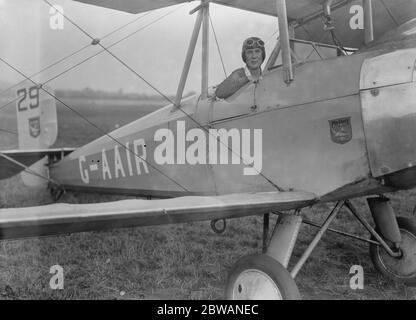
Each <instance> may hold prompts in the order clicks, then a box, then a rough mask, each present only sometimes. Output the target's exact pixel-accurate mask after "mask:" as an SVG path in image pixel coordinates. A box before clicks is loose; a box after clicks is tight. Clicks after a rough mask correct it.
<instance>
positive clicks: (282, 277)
mask: <svg viewBox="0 0 416 320" xmlns="http://www.w3.org/2000/svg"><path fill="white" fill-rule="evenodd" d="M250 279H256V280H257V281H256V284H257V285H259V284H260V283H262V284H264V285H263V286H262V285H260V287H259V288H255V287H250V284H252V283H250ZM245 289H246V290H245ZM260 289H263V290H260ZM267 289H269V290H268V291H269V292H270V293H273V294H270V295H269V294H267V293H266V290H267ZM262 294H263V295H262ZM225 298H226V299H227V300H243V299H244V300H257V299H261V300H279V298H280V299H283V300H300V299H301V297H300V294H299V290H298V287H297V285H296V283H295V281H294V280H293V278H292V277H291V276H290V274H289V272H288V271H287V270H286V269H285V267H283V266H282V265H281V264H280V263H279V262H278V261H276V260H275V259H273V258H271V257H270V256H268V255H265V254H253V255H249V256H245V257H243V258H241V259H240V260H238V261H237V262H236V263H235V264H234V266H233V268H232V269H231V271H230V273H229V276H228V280H227V286H226V289H225Z"/></svg>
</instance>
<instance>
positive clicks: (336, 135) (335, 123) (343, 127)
mask: <svg viewBox="0 0 416 320" xmlns="http://www.w3.org/2000/svg"><path fill="white" fill-rule="evenodd" d="M329 127H330V129H331V139H332V141H333V142H335V143H338V144H345V143H347V142H349V141H351V139H352V128H351V117H348V118H341V119H334V120H329Z"/></svg>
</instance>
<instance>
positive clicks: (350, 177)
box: [51, 53, 371, 196]
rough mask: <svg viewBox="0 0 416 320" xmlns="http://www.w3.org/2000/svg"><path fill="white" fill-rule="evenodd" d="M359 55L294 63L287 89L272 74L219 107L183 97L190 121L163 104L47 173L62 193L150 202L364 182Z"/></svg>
mask: <svg viewBox="0 0 416 320" xmlns="http://www.w3.org/2000/svg"><path fill="white" fill-rule="evenodd" d="M369 55H371V54H368V53H367V54H363V55H354V56H349V57H342V58H336V59H331V60H326V61H315V62H310V63H305V64H303V65H299V66H297V67H296V70H295V72H296V80H295V82H294V83H293V84H292V85H291V86H289V87H287V86H286V85H285V84H284V83H283V82H282V80H281V79H282V74H281V72H282V71H281V69H280V68H278V69H275V70H272V71H270V72H269V73H266V74H265V75H264V78H263V80H262V81H260V83H259V84H248V85H246V86H245V87H244V88H242V89H241V90H240V91H239V92H238V93H236V94H235V95H234V96H233V97H231V98H230V99H228V100H227V101H216V102H210V101H199V100H198V99H197V97H192V98H189V99H188V100H186V101H184V102H183V103H182V110H183V111H184V112H186V114H188V115H189V116H191V117H192V118H193V119H191V118H190V117H188V116H186V115H185V114H184V112H182V111H180V110H176V111H174V112H171V110H172V106H167V107H165V108H163V109H161V110H158V111H156V112H154V113H153V114H150V115H148V116H146V117H144V118H142V119H139V120H137V121H134V122H133V123H131V124H129V125H127V126H125V127H123V128H120V129H118V130H116V131H114V132H112V133H110V135H111V137H113V138H114V139H116V140H117V141H118V143H116V142H115V141H114V140H112V139H111V138H109V137H102V138H100V139H97V140H96V141H93V142H92V143H90V144H87V145H86V146H84V147H82V148H80V149H78V150H76V151H74V152H73V153H72V154H70V155H69V156H68V157H66V158H65V159H64V160H63V161H61V162H60V163H58V164H57V165H55V166H53V167H52V168H51V175H52V176H53V178H54V179H55V180H57V181H59V182H60V183H61V184H62V185H64V186H66V187H69V188H70V189H71V188H72V189H85V190H96V191H98V190H100V191H105V190H107V191H113V192H123V191H128V192H129V193H133V194H135V193H136V194H155V195H159V196H160V195H166V196H175V195H179V194H188V193H194V194H226V193H235V192H258V191H272V190H276V187H275V186H276V185H277V186H279V187H280V188H282V189H285V190H289V189H295V190H305V191H309V192H312V193H315V194H317V195H324V194H326V193H329V192H331V191H333V190H336V189H337V188H340V187H342V186H344V185H346V184H349V183H353V182H355V181H360V180H363V179H365V178H366V177H368V176H369V174H370V171H369V165H368V159H367V153H366V146H365V139H364V132H363V123H362V115H361V106H360V95H359V93H360V92H359V80H360V71H361V65H362V63H363V61H364V59H365V58H366V57H367V56H369ZM194 120H197V121H198V123H199V124H201V125H202V126H204V129H205V130H206V131H204V130H203V129H202V128H200V127H199V126H198V125H197V124H196V123H195V121H194ZM334 128H335V129H334ZM161 130H162V131H161ZM208 130H214V131H208ZM220 130H223V134H225V137H226V139H223V140H218V139H216V138H215V137H216V134H217V133H219V132H220ZM337 130H338V131H337ZM337 135H338V136H337ZM168 140H169V141H170V142H171V143H170V144H169V143H167V141H168ZM215 140H216V141H217V145H216V148H215V150H216V151H215V153H216V155H214V156H213V150H214V148H213V147H212V145H211V143H214V142H215ZM168 144H169V147H168V148H167V145H168ZM226 145H227V146H228V147H227V146H226ZM127 149H129V150H130V151H128V150H127ZM229 149H232V151H230V150H229ZM143 159H145V160H146V161H143ZM204 159H205V160H204Z"/></svg>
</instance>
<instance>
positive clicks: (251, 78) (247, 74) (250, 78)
mask: <svg viewBox="0 0 416 320" xmlns="http://www.w3.org/2000/svg"><path fill="white" fill-rule="evenodd" d="M244 72H245V74H246V77H247V78H248V80H250V81H251V82H255V81H259V80H261V79H263V72H262V70H261V68H260V77H258V78H255V77H253V75H252V74H251V72H250V70H248V68H247V66H245V67H244Z"/></svg>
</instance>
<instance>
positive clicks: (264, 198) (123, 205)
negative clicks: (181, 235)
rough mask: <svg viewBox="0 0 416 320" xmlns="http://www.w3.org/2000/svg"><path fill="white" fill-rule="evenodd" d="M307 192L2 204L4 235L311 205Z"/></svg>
mask: <svg viewBox="0 0 416 320" xmlns="http://www.w3.org/2000/svg"><path fill="white" fill-rule="evenodd" d="M315 199H316V197H315V195H314V194H311V193H307V192H265V193H252V194H230V195H223V196H215V197H205V196H204V197H199V196H189V197H181V198H173V199H165V200H122V201H117V202H107V203H95V204H63V203H61V204H52V205H46V206H39V207H28V208H13V209H0V239H17V238H24V237H34V236H46V235H58V234H66V233H73V232H84V231H92V230H105V229H114V228H122V227H135V226H148V225H161V224H173V223H183V222H190V221H203V220H213V219H222V218H237V217H243V216H249V215H255V214H265V213H268V212H272V211H276V210H291V209H295V208H302V207H305V206H308V205H311V204H313V203H314V202H315Z"/></svg>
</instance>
